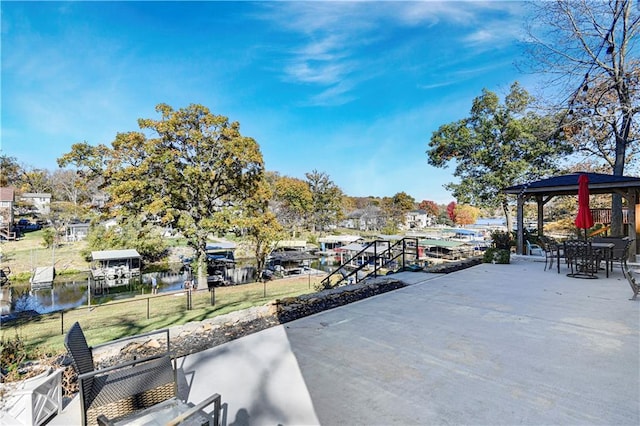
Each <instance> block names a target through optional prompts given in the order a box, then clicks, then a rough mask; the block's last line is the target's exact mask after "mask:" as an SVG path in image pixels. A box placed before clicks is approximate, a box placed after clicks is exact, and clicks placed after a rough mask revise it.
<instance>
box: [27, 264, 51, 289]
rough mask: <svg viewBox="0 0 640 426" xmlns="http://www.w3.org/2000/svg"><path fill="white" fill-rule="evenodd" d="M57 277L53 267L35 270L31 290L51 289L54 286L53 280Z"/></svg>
mask: <svg viewBox="0 0 640 426" xmlns="http://www.w3.org/2000/svg"><path fill="white" fill-rule="evenodd" d="M55 275H56V271H55V268H54V267H53V266H40V267H37V268H35V269H34V270H33V274H32V275H31V278H30V279H29V282H30V283H31V289H36V288H42V287H51V286H52V285H53V278H54V277H55Z"/></svg>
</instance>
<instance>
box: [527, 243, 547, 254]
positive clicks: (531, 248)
mask: <svg viewBox="0 0 640 426" xmlns="http://www.w3.org/2000/svg"><path fill="white" fill-rule="evenodd" d="M527 254H528V255H529V256H533V255H535V256H544V250H543V249H542V247H540V246H539V245H538V244H531V243H530V242H529V240H527Z"/></svg>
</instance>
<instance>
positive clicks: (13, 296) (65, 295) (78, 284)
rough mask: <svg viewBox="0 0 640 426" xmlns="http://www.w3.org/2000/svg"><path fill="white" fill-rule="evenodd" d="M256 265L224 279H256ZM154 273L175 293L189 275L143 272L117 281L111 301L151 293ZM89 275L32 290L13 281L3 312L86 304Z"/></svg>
mask: <svg viewBox="0 0 640 426" xmlns="http://www.w3.org/2000/svg"><path fill="white" fill-rule="evenodd" d="M254 270H255V268H254V267H252V266H242V267H237V268H235V269H228V270H227V271H226V274H225V280H226V281H229V282H232V283H234V284H243V283H247V282H250V281H253V273H254ZM151 276H155V277H156V278H157V281H158V292H160V293H164V292H172V291H177V290H180V289H181V288H183V287H184V282H185V281H186V280H187V279H188V278H189V274H188V273H187V272H185V271H178V272H153V273H145V274H142V283H140V282H138V280H135V281H133V282H127V281H126V280H122V281H121V282H118V283H117V284H118V287H117V289H116V288H111V289H110V292H109V295H108V296H105V297H108V298H109V300H111V299H114V298H117V293H118V292H119V293H121V294H128V295H130V294H131V293H132V292H133V293H144V294H149V293H151V285H150V282H151ZM88 277H89V276H88V274H84V275H77V276H74V277H73V279H71V278H68V277H56V279H55V281H54V283H53V286H51V287H45V288H39V289H34V290H32V289H31V286H30V284H29V283H24V284H23V285H20V284H14V285H12V286H11V287H3V288H2V289H0V314H1V315H7V314H10V313H14V312H23V311H36V312H38V313H40V314H45V313H50V312H55V311H59V310H63V309H70V308H75V307H78V306H83V305H86V304H87V301H88V299H89V293H88V291H87V288H88ZM101 299H102V300H105V299H104V297H101V296H100V295H97V294H92V295H91V301H92V303H94V302H95V301H99V300H101Z"/></svg>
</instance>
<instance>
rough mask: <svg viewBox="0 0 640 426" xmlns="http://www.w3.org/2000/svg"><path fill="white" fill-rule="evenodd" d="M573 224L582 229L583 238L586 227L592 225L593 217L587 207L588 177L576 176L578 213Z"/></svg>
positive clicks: (585, 233)
mask: <svg viewBox="0 0 640 426" xmlns="http://www.w3.org/2000/svg"><path fill="white" fill-rule="evenodd" d="M575 224H576V226H577V227H578V228H579V229H584V230H585V231H584V235H585V238H586V237H587V229H589V228H591V227H592V226H593V217H591V209H590V208H589V177H588V176H587V175H580V177H579V178H578V215H577V216H576V220H575Z"/></svg>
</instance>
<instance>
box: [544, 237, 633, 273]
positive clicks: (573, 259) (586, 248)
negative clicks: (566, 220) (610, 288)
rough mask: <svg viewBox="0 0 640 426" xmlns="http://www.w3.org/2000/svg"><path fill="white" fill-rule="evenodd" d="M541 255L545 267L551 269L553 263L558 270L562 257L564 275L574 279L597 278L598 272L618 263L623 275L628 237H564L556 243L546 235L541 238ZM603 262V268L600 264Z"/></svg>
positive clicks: (609, 270) (628, 245)
mask: <svg viewBox="0 0 640 426" xmlns="http://www.w3.org/2000/svg"><path fill="white" fill-rule="evenodd" d="M541 243H542V246H543V250H544V254H545V270H546V269H547V268H549V269H551V268H553V264H554V262H555V263H556V268H557V271H558V273H560V266H561V263H562V260H564V263H565V265H566V266H567V268H568V269H569V273H567V276H570V277H574V278H588V279H593V278H598V275H597V274H598V273H600V272H601V271H604V272H605V275H606V277H609V272H612V271H613V267H614V263H615V262H618V263H619V264H620V269H621V270H622V273H623V275H625V276H626V269H628V268H625V267H626V266H627V258H628V255H629V247H630V246H631V243H632V240H629V239H628V238H627V237H623V238H615V237H599V238H593V239H590V240H581V239H575V240H567V241H564V242H563V243H560V242H557V241H555V240H554V239H552V238H549V237H541ZM603 263H604V268H603V267H602V264H603Z"/></svg>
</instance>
